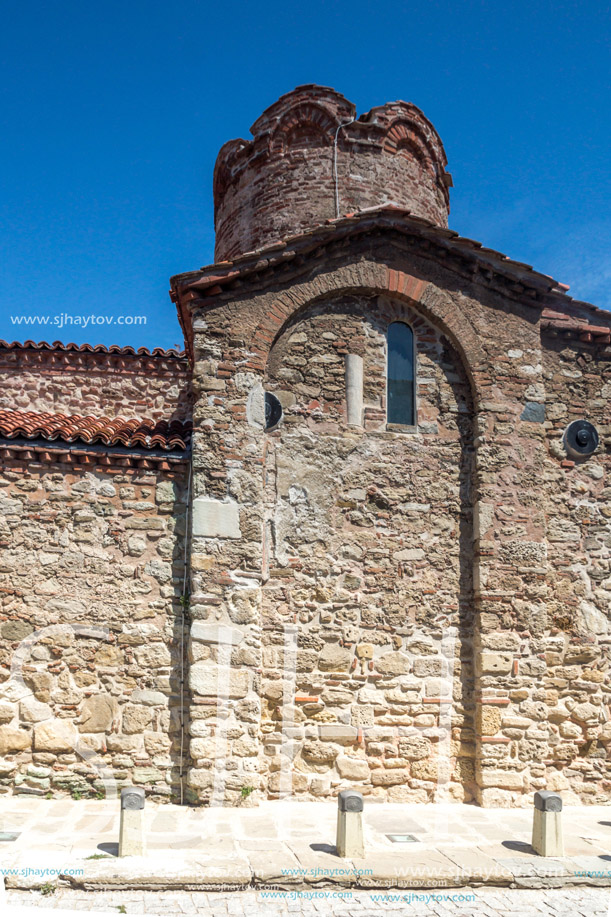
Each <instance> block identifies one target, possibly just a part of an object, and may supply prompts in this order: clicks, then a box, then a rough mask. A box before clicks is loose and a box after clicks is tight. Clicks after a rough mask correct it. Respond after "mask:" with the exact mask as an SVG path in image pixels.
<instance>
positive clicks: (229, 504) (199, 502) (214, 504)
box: [193, 497, 242, 538]
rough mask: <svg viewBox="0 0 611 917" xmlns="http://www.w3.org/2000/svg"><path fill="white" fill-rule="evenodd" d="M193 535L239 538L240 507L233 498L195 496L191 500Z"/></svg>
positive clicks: (240, 534)
mask: <svg viewBox="0 0 611 917" xmlns="http://www.w3.org/2000/svg"><path fill="white" fill-rule="evenodd" d="M193 535H194V536H195V537H202V538H241V537H242V533H241V531H240V508H239V506H238V504H237V503H236V502H235V500H213V499H212V498H210V497H196V498H195V500H194V501H193Z"/></svg>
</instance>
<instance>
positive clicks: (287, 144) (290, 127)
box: [269, 102, 337, 154]
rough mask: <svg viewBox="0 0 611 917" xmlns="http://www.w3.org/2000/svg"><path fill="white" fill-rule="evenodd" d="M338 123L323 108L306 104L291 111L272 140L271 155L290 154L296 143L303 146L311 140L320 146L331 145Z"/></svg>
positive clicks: (277, 128) (285, 116)
mask: <svg viewBox="0 0 611 917" xmlns="http://www.w3.org/2000/svg"><path fill="white" fill-rule="evenodd" d="M336 128H337V122H336V120H335V119H334V118H333V117H332V115H331V114H330V113H329V112H328V111H327V110H326V109H325V108H323V107H322V106H320V105H315V104H313V103H312V102H305V103H302V104H300V105H296V106H295V107H293V108H291V109H289V111H287V112H286V114H285V115H284V116H283V117H282V119H281V121H280V123H279V124H278V126H277V127H276V129H275V130H274V133H273V134H272V137H271V139H270V145H269V149H270V153H273V154H281V153H285V152H290V150H291V148H292V146H293V144H294V142H297V143H299V144H303V143H304V141H305V140H307V139H308V138H309V140H310V142H309V143H307V144H306V145H311V142H314V141H315V142H316V144H317V145H319V146H325V145H326V144H331V142H332V140H333V134H334V132H335V130H336Z"/></svg>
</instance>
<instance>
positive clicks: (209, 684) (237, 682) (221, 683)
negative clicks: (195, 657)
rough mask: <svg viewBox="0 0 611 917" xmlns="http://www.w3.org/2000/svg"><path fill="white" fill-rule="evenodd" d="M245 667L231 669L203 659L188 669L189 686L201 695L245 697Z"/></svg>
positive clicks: (247, 680)
mask: <svg viewBox="0 0 611 917" xmlns="http://www.w3.org/2000/svg"><path fill="white" fill-rule="evenodd" d="M249 687H250V685H249V677H248V672H247V671H246V670H245V669H232V668H230V667H229V666H219V665H217V664H216V663H213V662H209V661H208V660H203V661H201V662H195V663H193V665H192V666H191V668H190V669H189V688H190V689H191V691H193V692H194V694H200V695H202V696H203V697H217V696H219V695H220V696H221V697H245V696H246V695H247V694H248V690H249Z"/></svg>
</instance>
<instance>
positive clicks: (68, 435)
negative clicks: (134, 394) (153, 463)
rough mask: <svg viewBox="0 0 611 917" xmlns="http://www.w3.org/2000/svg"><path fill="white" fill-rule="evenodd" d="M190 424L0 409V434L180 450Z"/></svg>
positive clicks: (12, 436) (183, 444)
mask: <svg viewBox="0 0 611 917" xmlns="http://www.w3.org/2000/svg"><path fill="white" fill-rule="evenodd" d="M191 427H192V425H191V423H190V422H183V421H180V420H172V421H167V420H132V419H129V418H126V417H114V418H110V417H79V416H78V415H75V414H73V415H66V414H47V413H41V414H39V413H35V412H33V411H0V437H4V438H6V439H16V438H18V437H21V438H25V439H29V440H35V439H43V440H49V441H54V440H60V441H62V442H65V443H74V442H84V443H103V444H104V445H107V446H125V447H128V448H129V447H133V448H137V449H164V450H167V451H170V450H184V449H186V448H187V443H188V442H189V440H190V437H191Z"/></svg>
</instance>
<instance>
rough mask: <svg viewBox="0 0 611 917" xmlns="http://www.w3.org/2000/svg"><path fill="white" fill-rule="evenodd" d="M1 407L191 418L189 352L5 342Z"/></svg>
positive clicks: (1, 357) (0, 354) (0, 352)
mask: <svg viewBox="0 0 611 917" xmlns="http://www.w3.org/2000/svg"><path fill="white" fill-rule="evenodd" d="M0 410H4V411H38V412H47V411H48V412H52V413H56V414H78V415H81V416H83V415H94V416H96V417H130V418H132V417H133V418H147V419H153V420H157V419H165V420H186V419H188V418H189V417H190V414H191V395H190V387H189V366H188V362H187V360H186V358H184V357H178V356H175V355H172V354H171V353H169V352H168V353H166V355H165V356H159V355H155V356H150V355H149V356H145V355H141V354H131V353H125V352H122V351H121V350H120V349H119V352H118V353H117V352H106V351H101V352H100V351H98V352H91V351H87V350H85V351H81V350H78V349H74V350H64V349H47V348H44V347H42V348H41V347H38V346H36V347H28V346H27V345H25V346H18V347H15V346H9V347H6V346H2V345H1V344H0Z"/></svg>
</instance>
